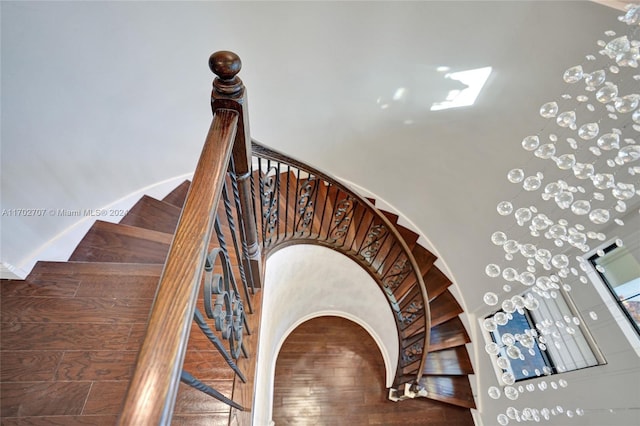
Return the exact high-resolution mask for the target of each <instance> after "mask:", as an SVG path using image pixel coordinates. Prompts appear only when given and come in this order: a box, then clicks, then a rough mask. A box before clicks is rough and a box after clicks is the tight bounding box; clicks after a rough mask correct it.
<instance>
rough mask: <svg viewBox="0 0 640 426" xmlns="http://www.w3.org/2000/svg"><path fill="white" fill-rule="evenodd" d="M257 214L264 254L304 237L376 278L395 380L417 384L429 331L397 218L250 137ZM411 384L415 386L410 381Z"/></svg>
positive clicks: (419, 280) (422, 292) (424, 298)
mask: <svg viewBox="0 0 640 426" xmlns="http://www.w3.org/2000/svg"><path fill="white" fill-rule="evenodd" d="M253 153H254V164H256V165H255V166H254V167H255V168H257V170H256V172H254V184H253V186H254V190H255V191H256V192H258V193H259V194H260V196H259V198H258V197H256V206H255V210H256V218H258V217H259V226H258V228H259V229H260V232H261V241H262V244H263V248H264V251H265V254H267V255H268V254H270V253H271V252H273V251H275V250H278V249H280V248H282V247H286V246H288V245H291V244H299V243H309V244H317V245H322V246H326V247H329V248H331V249H334V250H337V251H339V252H341V253H343V254H345V255H347V256H348V257H350V258H351V259H353V260H355V261H356V262H357V263H358V264H360V265H361V266H362V267H363V268H364V269H365V270H366V271H367V272H369V274H370V275H371V276H372V277H373V278H374V280H375V281H376V282H377V283H378V285H379V286H380V288H381V289H382V291H383V292H384V294H385V296H386V298H387V300H388V302H389V305H390V306H391V309H392V310H393V313H394V318H395V322H396V327H397V331H398V336H399V340H400V357H399V360H398V369H397V373H396V377H395V380H394V387H398V386H400V385H403V384H406V383H411V384H412V385H415V386H418V383H419V381H420V379H421V377H422V372H423V371H424V369H425V364H426V358H427V353H428V344H429V339H430V329H431V317H430V315H431V314H430V310H429V299H428V295H427V290H426V286H425V283H424V280H423V277H422V273H421V271H420V267H419V265H418V263H417V261H416V259H415V257H414V256H413V254H412V252H411V249H410V248H409V247H408V246H407V243H406V242H405V240H404V238H403V237H402V236H401V235H400V233H399V231H398V230H397V228H396V227H395V226H394V224H393V223H392V222H391V221H390V220H389V219H388V218H387V217H386V216H385V215H384V214H383V213H382V212H381V211H380V210H378V209H377V208H375V207H374V206H373V204H372V203H371V202H369V201H368V200H367V199H366V198H364V197H362V196H360V195H359V194H357V193H356V192H354V191H353V190H351V189H350V188H348V187H347V186H346V185H344V184H342V183H340V182H339V181H337V180H336V179H335V178H332V177H331V176H329V175H328V174H326V173H323V172H321V171H319V170H318V169H315V168H313V167H310V166H309V165H307V164H305V163H303V162H301V161H298V160H295V159H292V158H291V157H289V156H287V155H285V154H282V153H280V152H277V151H275V150H273V149H270V148H267V147H266V146H264V145H261V144H259V143H257V142H256V141H253ZM414 389H415V387H414Z"/></svg>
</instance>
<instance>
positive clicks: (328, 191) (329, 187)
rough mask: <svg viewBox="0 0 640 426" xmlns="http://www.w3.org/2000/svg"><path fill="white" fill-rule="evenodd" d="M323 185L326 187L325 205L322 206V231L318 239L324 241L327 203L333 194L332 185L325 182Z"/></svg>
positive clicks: (319, 231)
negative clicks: (323, 231) (323, 232)
mask: <svg viewBox="0 0 640 426" xmlns="http://www.w3.org/2000/svg"><path fill="white" fill-rule="evenodd" d="M321 185H325V188H326V189H325V197H324V204H323V205H322V214H321V215H320V229H319V230H318V239H319V240H321V239H322V229H323V228H324V217H325V214H326V212H327V203H328V202H329V193H330V192H331V183H330V182H327V181H324V182H322V184H321Z"/></svg>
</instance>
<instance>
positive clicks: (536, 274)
mask: <svg viewBox="0 0 640 426" xmlns="http://www.w3.org/2000/svg"><path fill="white" fill-rule="evenodd" d="M619 20H620V21H621V22H623V23H625V24H627V28H626V30H627V31H626V32H627V34H616V32H614V31H607V32H605V36H606V37H607V38H606V40H599V41H598V42H597V45H598V47H599V51H598V52H597V53H598V56H596V55H593V54H590V55H587V56H586V57H585V59H586V61H585V62H583V63H582V64H579V65H575V66H572V67H569V68H567V69H566V70H565V72H564V73H563V75H562V78H563V80H564V82H565V83H566V84H568V85H569V88H570V90H569V92H570V93H566V94H564V95H562V96H561V97H560V99H557V100H549V101H547V102H545V103H543V104H542V105H541V106H540V109H539V115H540V116H541V117H542V118H543V119H546V120H548V122H547V123H548V125H547V126H545V127H544V128H543V129H542V130H540V131H539V132H537V133H536V134H533V135H530V136H526V137H525V138H524V139H523V140H522V142H521V144H522V147H523V148H524V149H525V150H526V151H529V152H531V154H532V156H533V157H535V158H537V159H539V160H542V162H543V163H542V164H545V165H546V166H545V167H548V168H545V169H544V170H541V171H533V172H531V170H529V173H527V172H526V170H527V169H528V166H534V164H533V163H531V161H530V162H529V163H528V164H527V167H522V168H512V169H511V170H510V171H509V172H508V173H507V179H508V181H509V182H511V183H513V184H517V185H519V186H521V189H520V190H519V192H518V194H517V195H516V196H515V197H513V198H510V199H509V198H507V199H505V200H503V201H501V202H499V203H498V205H497V211H498V214H500V215H501V216H504V217H505V218H509V217H510V216H511V215H513V219H514V222H515V225H512V226H511V227H510V228H507V229H504V230H500V231H496V232H494V233H493V234H492V235H491V241H492V243H493V244H494V245H495V246H497V247H500V248H502V249H503V251H504V253H505V254H504V256H505V260H506V261H507V262H509V263H508V265H509V266H506V267H502V268H501V265H499V264H498V263H499V262H496V263H491V264H489V265H487V266H486V268H485V273H486V275H487V276H488V277H490V278H496V279H504V280H505V281H507V284H505V285H504V286H503V289H504V291H505V292H508V291H510V290H511V283H520V284H522V285H523V286H524V287H525V288H529V289H530V291H527V292H526V294H525V295H524V297H522V296H514V297H511V298H506V299H505V300H503V301H502V303H501V301H500V297H499V296H498V295H497V294H496V293H495V292H493V291H488V292H486V293H485V294H484V297H483V301H484V303H485V304H486V305H488V306H498V307H501V308H502V311H500V312H497V313H496V314H494V315H493V316H491V317H488V318H486V319H485V320H484V321H483V324H482V327H483V328H484V329H485V330H487V331H489V332H493V331H496V330H497V327H498V326H501V325H505V324H507V322H508V321H509V320H510V316H511V313H512V312H515V311H519V310H520V309H523V308H526V309H528V310H536V309H538V307H539V306H541V303H542V302H540V301H543V302H544V300H545V299H549V298H550V297H555V296H554V294H555V295H557V293H558V292H560V293H561V292H562V291H567V292H568V291H570V290H571V286H570V285H569V284H568V283H567V280H571V279H573V280H576V281H579V282H581V283H583V284H586V283H587V282H588V280H587V278H586V277H585V276H584V275H580V274H581V273H582V272H586V271H587V270H588V269H587V268H588V266H586V265H585V263H586V262H585V260H584V259H583V258H582V257H581V256H576V258H575V259H576V262H577V265H576V264H575V263H573V262H574V261H573V260H572V259H571V258H570V257H569V256H567V255H566V254H565V253H564V251H565V250H567V247H568V248H569V249H572V250H575V251H577V252H578V253H579V254H580V253H586V252H588V251H590V250H591V241H590V240H592V241H594V242H596V244H600V243H601V242H602V241H604V240H606V238H607V236H606V235H605V234H604V233H603V232H602V230H601V229H602V226H603V225H607V224H609V223H611V222H613V223H615V224H617V225H618V226H624V222H623V220H622V218H621V216H622V215H624V214H625V212H626V209H627V206H626V205H627V203H629V202H630V200H634V199H635V197H637V196H639V195H640V181H638V178H637V177H635V176H637V175H639V174H640V166H638V165H637V164H636V163H635V162H636V161H638V160H640V145H638V142H640V141H639V140H638V136H639V135H638V133H640V108H638V107H639V105H640V85H639V84H638V82H639V81H640V74H638V72H637V71H636V69H637V67H638V62H639V60H640V52H639V48H640V40H638V32H639V27H638V25H639V24H640V6H638V5H628V6H627V12H626V14H625V15H624V16H622V17H620V18H619ZM580 90H584V92H581V91H580ZM554 126H557V127H554ZM562 141H566V144H564V143H560V142H562ZM536 164H538V163H536ZM558 172H559V173H560V174H559V175H558ZM544 175H548V176H551V175H554V176H560V177H559V178H558V179H556V180H547V181H544ZM537 191H540V197H541V199H542V201H543V202H542V203H540V202H535V201H534V202H533V203H532V204H533V205H523V204H524V203H523V202H522V198H524V197H522V195H523V194H526V193H527V192H529V193H532V194H535V193H537ZM526 199H527V200H528V199H529V198H526ZM529 203H531V202H530V201H529V202H527V204H529ZM527 228H528V230H529V231H530V232H526V230H527ZM520 229H522V230H523V231H524V232H519V230H520ZM505 231H506V232H505ZM614 232H615V230H614ZM550 243H552V244H550ZM619 243H620V244H623V242H622V241H621V240H620V241H619ZM616 244H618V241H616ZM547 247H548V248H547ZM518 263H522V264H524V265H526V267H525V270H520V271H518V270H517V269H516V268H518ZM573 265H576V266H578V267H579V268H576V267H574V266H573ZM540 268H542V270H543V271H544V272H541V271H540ZM579 269H580V270H582V272H580V271H579ZM544 303H546V302H544ZM543 315H546V318H544V319H543V320H542V321H540V322H541V324H540V330H539V331H540V333H541V334H537V330H530V331H532V335H528V336H523V335H521V337H520V338H519V339H518V338H516V339H514V338H513V336H507V334H505V335H503V336H502V337H503V339H502V342H498V343H500V344H502V345H503V346H505V347H506V351H505V352H506V356H498V355H499V351H500V345H499V344H498V343H496V342H492V343H489V344H487V346H486V348H485V350H486V352H488V353H489V354H492V355H494V356H496V357H497V358H496V359H497V361H496V364H497V365H498V367H499V368H501V369H503V370H508V369H509V366H510V361H509V358H510V359H517V358H520V359H524V356H526V353H529V354H530V355H533V353H532V346H531V345H532V343H533V342H534V341H537V344H538V345H539V347H540V349H541V350H544V349H545V348H546V345H548V344H552V343H553V345H554V346H556V348H558V349H560V348H561V344H560V342H559V341H558V340H553V339H550V336H552V337H553V338H554V339H555V338H556V336H555V335H551V334H550V333H551V331H550V330H552V329H554V328H556V329H563V330H565V331H566V332H567V333H569V334H572V333H575V329H574V327H576V326H579V325H580V323H581V320H580V319H579V318H577V317H573V318H570V317H569V316H567V315H565V316H564V318H553V315H552V314H550V311H549V310H548V309H546V310H545V313H544V314H543ZM590 318H591V319H592V320H594V321H595V320H597V315H596V314H595V313H594V312H591V313H590ZM533 332H535V333H536V334H533ZM544 333H548V334H547V335H545V334H544ZM554 333H555V332H554ZM558 337H560V336H558ZM516 341H518V342H519V344H520V345H522V346H523V348H529V351H526V350H525V351H524V352H521V351H520V349H519V348H518V347H517V346H514V344H515V343H516ZM555 371H556V372H560V371H562V369H561V368H557V369H555ZM553 372H554V370H553V369H551V368H549V367H546V368H545V369H543V371H539V370H537V369H536V370H535V371H534V372H533V373H534V374H535V375H536V376H542V375H545V376H546V375H549V374H552V373H553ZM523 374H525V375H528V374H530V372H528V371H527V372H526V373H525V372H524V370H523ZM502 381H503V382H504V384H505V385H506V386H505V387H504V389H503V392H501V391H500V389H499V388H498V387H495V386H492V387H490V388H489V389H488V393H489V396H490V397H491V398H493V399H499V398H500V397H501V396H502V395H504V396H505V397H506V398H507V399H511V400H515V399H517V398H518V396H519V395H520V394H522V393H523V392H524V391H525V387H524V386H517V387H516V386H515V379H514V377H512V374H511V373H510V372H506V373H504V374H503V376H502ZM530 385H531V386H529V385H527V386H526V390H527V391H528V392H533V391H535V386H534V385H533V384H530ZM566 386H567V382H566V380H558V381H557V382H556V381H553V380H551V381H546V380H542V381H540V382H539V383H538V388H539V389H540V390H541V391H543V390H545V389H547V388H548V387H550V388H551V389H558V387H566ZM565 412H566V415H567V416H568V417H573V416H574V415H579V416H581V415H584V410H583V409H581V408H576V409H575V410H572V409H568V410H565V408H563V407H561V406H560V405H558V406H556V407H555V408H552V409H548V408H546V407H545V408H542V409H540V410H538V409H534V408H527V407H525V408H523V409H522V411H518V410H516V409H515V408H514V407H509V408H508V409H507V411H506V412H505V413H500V414H498V415H497V418H496V419H497V421H498V423H499V424H500V425H507V424H508V423H509V421H510V419H511V420H516V419H517V420H518V421H520V420H521V419H522V420H525V421H529V420H534V421H539V420H540V418H541V417H543V418H545V419H546V420H548V419H549V418H550V416H551V415H554V416H555V415H560V414H563V413H565Z"/></svg>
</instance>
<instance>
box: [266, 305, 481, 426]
mask: <svg viewBox="0 0 640 426" xmlns="http://www.w3.org/2000/svg"><path fill="white" fill-rule="evenodd" d="M384 377H385V367H384V361H383V359H382V355H381V353H380V350H379V348H378V346H377V345H376V343H375V341H374V340H373V338H371V336H370V335H369V334H368V333H367V332H366V331H365V330H364V329H363V328H362V327H360V326H359V325H357V324H356V323H354V322H352V321H349V320H347V319H344V318H339V317H326V316H325V317H318V318H313V319H311V320H309V321H306V322H304V323H303V324H301V325H300V326H298V327H297V328H296V329H295V330H294V331H293V332H292V333H291V334H289V336H288V337H287V339H286V340H285V342H284V344H283V345H282V347H281V349H280V352H279V354H278V358H277V361H276V369H275V381H274V393H273V401H274V402H273V420H274V422H275V425H276V426H281V425H349V426H360V425H373V424H376V425H393V424H415V425H418V424H423V425H427V424H428V425H443V426H444V425H473V424H474V423H473V419H472V418H471V413H470V411H469V410H468V409H463V408H459V407H454V406H450V405H447V404H443V403H440V402H437V401H432V400H427V399H424V398H420V399H416V400H407V401H402V402H399V403H396V402H391V401H389V400H388V399H387V390H386V389H385V382H384Z"/></svg>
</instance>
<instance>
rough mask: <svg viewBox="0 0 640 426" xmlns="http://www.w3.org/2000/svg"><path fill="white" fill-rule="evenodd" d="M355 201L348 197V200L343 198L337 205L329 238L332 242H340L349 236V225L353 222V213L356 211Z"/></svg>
mask: <svg viewBox="0 0 640 426" xmlns="http://www.w3.org/2000/svg"><path fill="white" fill-rule="evenodd" d="M354 201H355V199H354V198H353V197H351V196H350V195H348V196H347V198H343V199H342V200H340V201H339V202H338V204H337V205H336V210H335V213H334V214H333V220H332V223H331V229H330V230H329V238H331V239H332V240H334V241H338V240H340V239H342V238H344V237H345V236H346V235H347V231H348V230H349V225H351V220H352V218H353V211H354V209H355V202H354Z"/></svg>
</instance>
